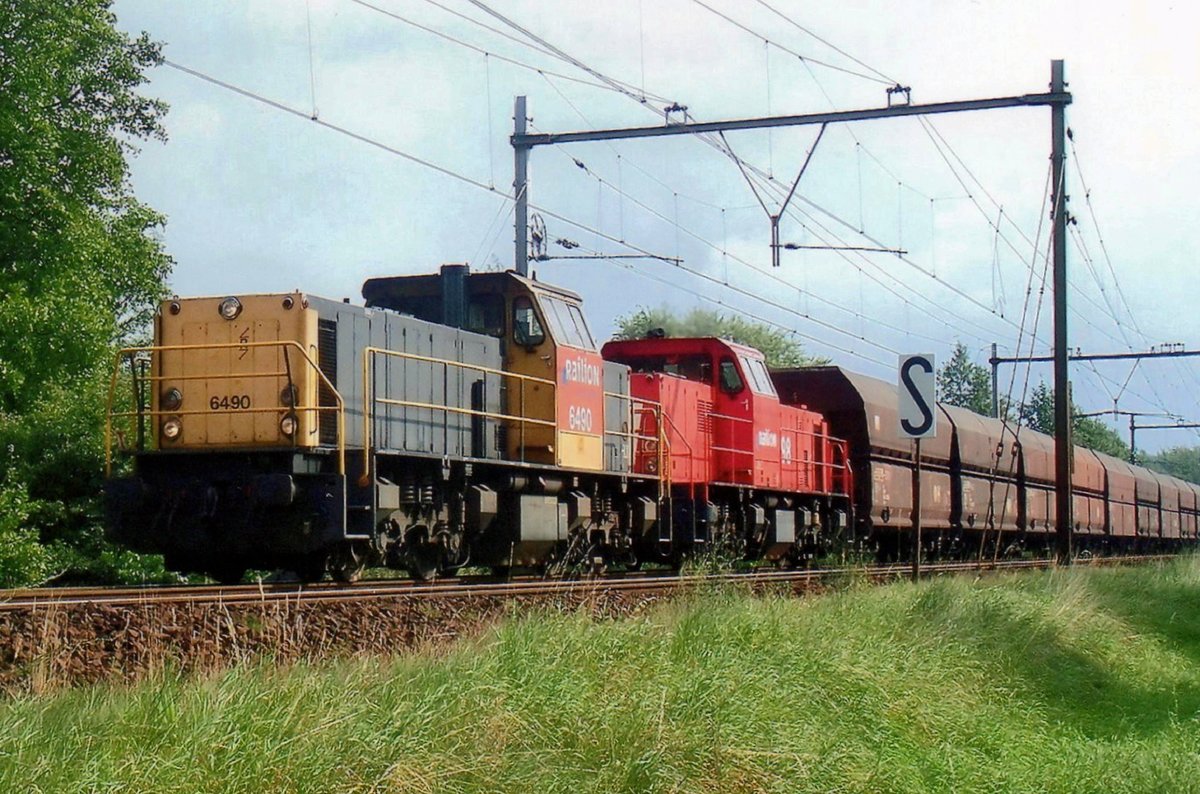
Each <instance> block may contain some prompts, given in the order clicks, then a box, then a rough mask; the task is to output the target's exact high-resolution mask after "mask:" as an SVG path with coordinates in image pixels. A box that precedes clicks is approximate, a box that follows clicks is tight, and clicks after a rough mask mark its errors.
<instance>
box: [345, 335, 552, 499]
mask: <svg viewBox="0 0 1200 794" xmlns="http://www.w3.org/2000/svg"><path fill="white" fill-rule="evenodd" d="M376 354H379V355H384V356H391V357H393V358H400V359H406V360H409V361H422V362H425V363H428V364H441V365H442V366H444V367H447V368H449V367H458V368H460V369H467V370H472V371H474V372H482V373H484V374H488V375H496V376H498V377H502V378H513V379H516V380H517V381H518V382H519V383H520V384H521V388H520V392H519V394H520V406H519V410H520V411H521V413H520V414H506V413H498V412H495V411H481V410H477V409H474V408H461V407H458V406H450V405H444V404H443V405H438V404H436V403H424V402H419V401H416V400H395V399H392V398H389V397H376V396H375V394H374V388H373V384H374V379H373V378H372V377H371V364H372V362H373V361H374V356H375V355H376ZM362 372H363V380H362V387H363V473H362V477H361V482H363V483H364V484H365V483H366V482H369V478H370V471H371V435H372V434H371V428H372V425H373V421H372V420H373V412H372V410H371V407H372V405H373V404H374V403H381V404H383V405H394V406H398V407H402V408H427V409H429V410H434V411H444V412H447V413H457V414H465V415H468V416H482V417H485V418H488V419H496V420H498V421H502V422H519V423H520V424H521V433H522V436H523V435H524V432H525V426H526V425H539V426H542V427H557V426H558V423H557V422H555V421H552V420H549V419H536V418H533V417H528V416H525V414H524V411H525V384H526V383H527V382H532V383H540V384H544V385H547V386H549V387H550V388H551V389H555V388H556V387H557V385H558V384H557V383H555V382H554V381H553V380H549V379H547V378H539V377H536V376H534V375H524V374H522V373H520V372H509V371H507V370H502V369H496V368H495V367H486V366H483V365H482V364H472V363H470V362H466V361H451V360H449V359H445V358H435V357H433V356H422V355H420V354H418V353H406V352H403V351H400V350H387V349H386V348H382V347H365V348H363V368H362Z"/></svg>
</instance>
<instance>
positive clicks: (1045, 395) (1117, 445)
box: [1017, 381, 1129, 460]
mask: <svg viewBox="0 0 1200 794" xmlns="http://www.w3.org/2000/svg"><path fill="white" fill-rule="evenodd" d="M1017 413H1018V415H1019V416H1020V417H1021V421H1022V423H1023V424H1025V425H1026V426H1028V427H1030V428H1033V429H1034V430H1037V431H1038V432H1041V433H1046V434H1047V435H1053V434H1054V390H1053V389H1051V388H1050V387H1049V386H1047V385H1046V383H1045V381H1042V382H1041V383H1039V384H1038V385H1037V386H1036V387H1035V388H1034V390H1033V393H1032V394H1031V395H1030V397H1029V400H1028V401H1027V402H1024V403H1022V404H1021V406H1020V408H1019V409H1018V412H1017ZM1071 432H1072V439H1073V440H1074V442H1075V443H1076V444H1078V445H1079V446H1081V447H1087V448H1088V449H1094V450H1096V451H1097V452H1104V453H1106V454H1108V455H1112V456H1113V457H1115V458H1120V459H1121V460H1128V459H1129V445H1128V444H1126V443H1125V442H1124V441H1122V440H1121V436H1120V435H1118V434H1117V431H1115V430H1113V429H1112V428H1111V427H1109V426H1108V425H1106V424H1104V423H1103V422H1101V421H1100V420H1099V419H1097V418H1095V417H1093V416H1080V415H1079V410H1078V409H1077V408H1076V407H1075V403H1074V401H1072V403H1071Z"/></svg>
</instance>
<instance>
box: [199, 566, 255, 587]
mask: <svg viewBox="0 0 1200 794" xmlns="http://www.w3.org/2000/svg"><path fill="white" fill-rule="evenodd" d="M208 575H209V576H211V577H212V578H213V579H216V580H217V582H219V583H220V584H223V585H226V586H231V585H235V584H241V583H242V579H243V578H245V576H246V566H245V565H238V564H237V563H227V564H225V565H221V566H218V567H216V568H213V569H212V570H211V571H209V572H208Z"/></svg>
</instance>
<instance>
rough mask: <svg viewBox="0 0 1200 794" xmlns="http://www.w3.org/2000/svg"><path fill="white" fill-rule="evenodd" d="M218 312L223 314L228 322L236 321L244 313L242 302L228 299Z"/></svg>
mask: <svg viewBox="0 0 1200 794" xmlns="http://www.w3.org/2000/svg"><path fill="white" fill-rule="evenodd" d="M218 311H220V312H221V316H222V317H224V318H225V319H226V320H235V319H237V316H238V315H239V314H241V313H242V302H241V301H240V300H238V299H237V298H226V299H225V300H223V301H221V306H220V308H219V309H218Z"/></svg>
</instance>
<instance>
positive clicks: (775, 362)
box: [615, 306, 829, 369]
mask: <svg viewBox="0 0 1200 794" xmlns="http://www.w3.org/2000/svg"><path fill="white" fill-rule="evenodd" d="M659 328H661V329H662V330H663V332H664V333H665V334H666V335H667V336H678V337H698V336H715V337H717V338H719V339H727V340H729V341H731V342H736V343H737V344H740V345H746V346H747V347H752V348H754V349H755V350H758V351H760V352H761V353H762V354H763V356H765V357H766V359H767V366H770V367H774V368H779V369H782V368H787V367H810V366H820V365H823V364H828V363H829V359H827V358H821V357H814V356H808V355H805V353H804V347H803V346H802V345H801V344H800V343H799V342H798V341H796V338H795V337H794V336H793V335H791V334H789V333H787V332H786V331H784V330H782V329H780V328H774V327H772V326H769V325H764V324H763V323H758V322H754V321H752V320H747V319H745V318H743V317H738V316H737V315H733V316H729V315H725V314H722V313H721V312H718V311H712V310H709V309H701V308H698V307H697V308H693V309H691V310H690V311H688V313H687V314H684V315H682V316H680V315H678V314H675V313H674V312H672V311H671V310H670V309H668V308H667V307H665V306H662V307H659V308H656V309H648V308H645V307H638V308H637V309H636V310H635V311H633V312H630V313H629V314H626V315H623V316H621V317H618V318H617V333H616V335H615V338H616V339H641V338H643V337H645V336H646V334H648V333H649V332H650V331H652V330H655V329H659Z"/></svg>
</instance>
